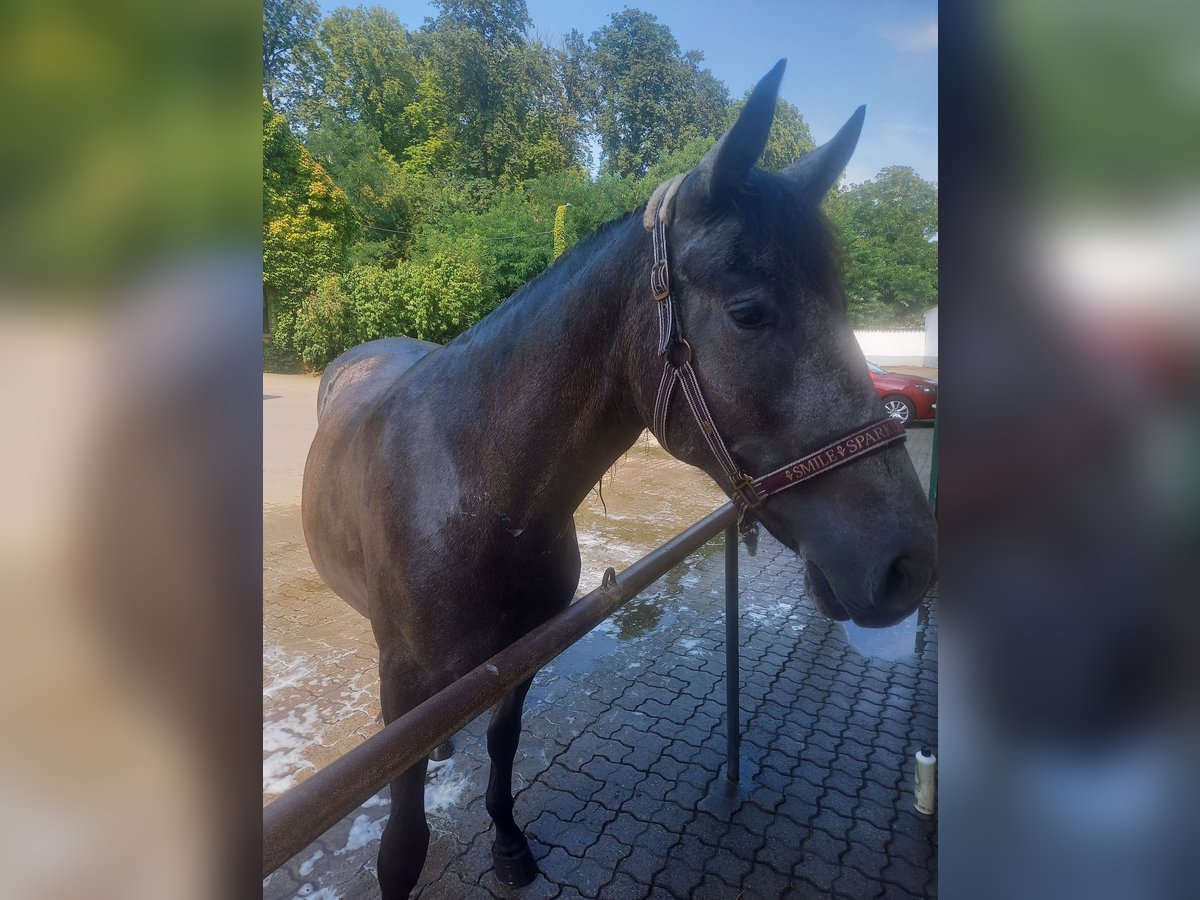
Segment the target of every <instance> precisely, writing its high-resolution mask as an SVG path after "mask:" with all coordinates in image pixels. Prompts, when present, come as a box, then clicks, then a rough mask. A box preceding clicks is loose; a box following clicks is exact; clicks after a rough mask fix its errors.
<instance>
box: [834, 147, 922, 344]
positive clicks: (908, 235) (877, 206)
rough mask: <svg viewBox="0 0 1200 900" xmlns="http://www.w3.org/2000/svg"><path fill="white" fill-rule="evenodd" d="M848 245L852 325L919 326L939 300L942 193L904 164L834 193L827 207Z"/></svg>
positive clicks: (845, 249)
mask: <svg viewBox="0 0 1200 900" xmlns="http://www.w3.org/2000/svg"><path fill="white" fill-rule="evenodd" d="M826 209H827V211H828V214H829V218H830V221H831V222H832V223H833V225H834V227H835V228H836V229H837V231H838V232H839V236H840V238H841V241H842V245H843V256H844V260H843V262H844V272H845V285H846V294H847V297H848V298H849V301H850V320H851V321H852V322H854V323H855V324H861V325H873V326H876V327H886V326H893V325H920V324H921V321H922V318H921V317H922V314H923V313H924V311H925V310H927V309H928V308H929V307H931V306H936V305H937V302H938V299H937V272H938V251H937V240H936V236H937V228H938V200H937V188H936V187H935V186H934V185H932V184H930V183H929V182H927V181H925V180H923V179H922V178H921V177H920V176H919V175H917V174H916V172H914V171H913V170H912V169H910V168H908V167H906V166H890V167H888V168H886V169H884V170H883V171H881V172H880V173H879V174H878V175H876V176H875V178H874V179H872V180H868V181H866V182H864V183H862V184H857V185H853V186H852V187H849V188H843V189H841V190H839V191H836V192H834V193H833V194H832V195H831V196H830V198H829V200H828V201H827V204H826Z"/></svg>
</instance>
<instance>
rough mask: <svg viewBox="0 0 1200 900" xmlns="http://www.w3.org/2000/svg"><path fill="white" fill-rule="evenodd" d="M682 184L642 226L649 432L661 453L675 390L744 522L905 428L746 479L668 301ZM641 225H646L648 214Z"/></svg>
mask: <svg viewBox="0 0 1200 900" xmlns="http://www.w3.org/2000/svg"><path fill="white" fill-rule="evenodd" d="M681 180H682V179H676V180H675V181H673V182H668V183H667V184H665V185H663V186H662V187H660V188H659V190H658V191H656V192H655V194H656V196H655V197H652V198H651V200H650V203H651V204H654V208H655V211H654V217H653V224H651V223H650V222H649V221H647V223H646V224H647V226H648V227H649V228H650V231H651V234H652V236H653V245H654V265H653V267H652V268H651V269H650V289H651V291H652V292H653V294H654V300H655V305H656V306H657V307H658V355H659V356H662V357H663V358H664V363H663V374H662V380H661V381H659V383H658V395H657V397H656V398H655V400H654V422H653V424H652V425H651V427H650V430H651V431H652V432H653V433H654V436H655V437H656V438H657V439H658V442H659V444H661V445H662V446H663V448H664V449H665V448H666V446H667V444H666V437H667V414H668V413H669V412H670V408H671V397H672V395H673V394H674V392H675V388H676V386H678V387H679V389H680V390H681V391H682V392H683V397H684V399H685V400H686V401H687V405H688V409H690V410H691V411H692V417H693V418H694V419H695V420H696V424H697V425H699V426H700V433H701V434H702V435H704V441H705V443H707V444H708V449H709V450H711V451H712V454H713V456H714V457H716V460H717V464H718V465H720V467H721V471H722V472H724V473H725V477H726V478H727V479H728V480H729V483H730V484H731V485H732V486H733V500H734V503H735V504H736V505H737V507H738V509H739V510H740V512H741V514H742V518H743V520H745V519H746V518H747V513H748V512H749V511H750V510H755V509H758V508H759V507H761V506H762V505H763V504H764V503H766V501H767V499H768V498H770V497H772V496H774V495H775V494H778V493H780V492H781V491H785V490H787V489H788V488H791V487H795V486H796V485H798V484H800V483H801V482H804V481H808V480H809V479H810V478H814V477H816V476H817V475H820V474H822V473H823V472H828V471H830V470H832V469H836V468H838V467H839V466H844V465H845V464H846V463H849V462H853V461H854V460H856V459H860V458H861V457H863V456H865V455H866V454H868V453H871V452H872V451H874V450H878V449H879V448H880V447H884V446H886V445H888V444H892V443H895V442H897V441H903V440H904V437H905V435H904V425H903V424H902V423H901V422H899V421H897V420H896V419H893V418H890V417H889V418H886V419H882V420H880V421H878V422H873V423H871V424H870V425H866V426H864V427H862V428H860V429H858V430H857V431H855V432H853V433H851V434H848V435H846V436H845V437H843V438H840V439H839V440H836V441H834V442H833V443H831V444H826V445H825V446H824V447H821V448H820V449H819V450H814V451H813V452H811V453H809V454H807V455H806V456H802V457H800V458H799V459H797V460H794V461H792V462H790V463H788V464H787V465H784V466H780V467H779V468H778V469H776V470H775V471H773V472H769V473H768V474H766V475H763V476H761V477H759V478H754V477H752V476H751V475H748V474H747V473H746V472H745V471H744V470H743V469H742V468H741V467H739V466H738V464H737V463H736V462H734V459H733V456H732V455H731V454H730V452H729V447H728V446H727V445H726V443H725V439H724V438H722V437H721V432H720V431H719V430H718V429H717V426H716V424H715V423H714V422H713V417H712V413H711V412H709V410H708V404H707V403H705V402H704V393H703V392H702V391H701V390H700V382H699V381H697V380H696V370H695V369H694V368H693V367H692V345H691V344H689V343H688V342H687V341H686V340H684V338H683V334H682V329H681V327H680V322H679V319H678V316H676V315H675V310H674V305H673V303H672V301H671V279H670V274H671V273H670V267H669V266H668V265H667V226H666V221H665V220H664V215H663V214H664V207H666V208H667V209H666V211H665V212H666V215H667V216H668V217H669V215H670V213H669V209H670V204H671V200H673V199H674V194H675V191H676V190H677V189H678V187H679V183H680V181H681ZM664 188H665V190H664ZM656 201H657V202H656ZM646 219H647V220H649V219H650V215H649V211H648V210H647V215H646Z"/></svg>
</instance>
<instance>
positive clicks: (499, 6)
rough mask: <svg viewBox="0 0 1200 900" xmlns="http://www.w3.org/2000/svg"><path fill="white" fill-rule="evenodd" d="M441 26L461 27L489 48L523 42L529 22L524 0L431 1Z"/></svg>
mask: <svg viewBox="0 0 1200 900" xmlns="http://www.w3.org/2000/svg"><path fill="white" fill-rule="evenodd" d="M434 5H436V6H437V7H438V9H440V10H441V12H440V13H439V14H438V17H437V22H438V25H440V26H442V27H446V26H449V27H452V28H465V29H467V30H469V31H473V32H475V33H476V34H478V35H479V36H480V37H481V38H482V39H483V41H484V43H485V44H486V45H487V47H488V48H489V49H491V50H496V49H499V48H501V47H515V46H517V45H518V44H521V43H524V40H525V30H526V29H527V28H529V27H530V26H531V25H532V24H533V20H532V19H530V18H529V8H528V7H527V6H526V5H525V0H435V4H434Z"/></svg>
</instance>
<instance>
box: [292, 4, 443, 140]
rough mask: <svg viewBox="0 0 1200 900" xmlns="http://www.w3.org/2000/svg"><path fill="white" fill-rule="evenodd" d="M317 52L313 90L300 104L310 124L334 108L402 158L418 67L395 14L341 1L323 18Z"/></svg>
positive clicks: (408, 137) (319, 124) (408, 134)
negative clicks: (406, 111)
mask: <svg viewBox="0 0 1200 900" xmlns="http://www.w3.org/2000/svg"><path fill="white" fill-rule="evenodd" d="M314 52H315V59H314V62H313V68H314V70H315V75H314V84H313V88H314V90H313V96H312V97H311V98H310V99H309V100H308V101H306V102H305V103H304V104H301V107H300V109H301V117H302V120H303V121H304V123H305V125H306V126H308V128H309V130H313V129H315V128H323V127H324V125H325V121H326V119H327V117H328V115H329V113H330V112H332V113H335V114H337V115H338V116H340V117H341V118H342V119H348V120H353V121H359V122H362V123H363V124H364V125H366V126H368V127H370V128H371V129H372V130H374V132H375V133H376V134H377V135H378V136H379V143H380V145H381V146H382V147H383V148H384V149H385V150H387V152H388V153H390V154H391V155H392V156H393V157H394V158H396V159H400V158H401V157H402V155H403V153H404V151H405V149H406V148H407V147H408V146H409V144H410V143H411V142H412V134H411V132H410V130H409V127H408V122H407V119H406V118H405V110H406V109H407V107H408V106H409V104H411V103H412V102H413V101H414V99H416V95H417V75H418V72H419V71H420V69H419V67H418V64H417V60H416V58H415V57H414V55H413V52H412V47H411V46H410V42H409V35H408V32H407V31H406V30H405V28H404V25H403V24H402V23H401V22H400V20H399V19H398V18H397V17H396V14H395V13H393V12H389V11H388V10H385V9H382V8H381V7H375V8H373V9H362V8H359V9H347V8H346V7H339V8H338V9H336V10H334V11H333V13H331V14H330V15H329V17H328V18H326V19H325V21H323V22H322V23H321V27H320V31H319V46H318V47H317V48H316V50H315V51H314Z"/></svg>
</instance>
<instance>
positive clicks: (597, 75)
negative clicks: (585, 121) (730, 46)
mask: <svg viewBox="0 0 1200 900" xmlns="http://www.w3.org/2000/svg"><path fill="white" fill-rule="evenodd" d="M572 46H573V47H574V48H575V52H576V54H577V58H576V61H575V67H576V68H577V69H578V70H579V71H581V72H584V73H586V76H585V77H586V78H587V79H588V80H589V81H590V82H591V85H592V89H593V91H594V100H593V101H592V103H591V108H590V112H591V116H592V118H593V120H594V122H595V126H596V130H597V131H598V132H599V135H600V140H601V144H602V146H603V148H604V169H605V171H609V172H615V173H616V174H618V175H623V176H635V177H640V176H642V175H645V174H646V172H647V171H648V170H649V169H650V168H651V167H652V166H653V165H654V164H655V163H656V162H658V161H659V159H660V158H661V157H663V156H664V155H666V154H669V153H671V152H673V151H675V150H678V149H679V148H680V147H682V146H684V145H685V144H688V143H689V142H691V141H693V140H695V139H696V138H700V137H710V138H716V137H719V136H720V134H721V132H722V130H723V128H724V124H725V118H726V108H727V106H728V104H729V93H728V91H727V89H726V88H725V85H724V84H722V83H721V82H720V81H718V80H717V79H716V78H715V77H714V76H713V74H712V72H710V71H709V70H708V69H701V68H700V63H701V62H702V61H703V59H704V56H703V54H701V53H699V52H698V51H695V50H692V51H688V52H687V53H682V52H680V49H679V43H678V41H676V40H675V36H674V35H673V34H671V29H670V28H668V27H667V26H666V25H663V24H662V23H661V22H659V21H658V19H656V18H655V17H654V16H652V15H650V14H649V13H645V12H642V11H640V10H636V9H625V10H623V11H621V12H619V13H614V14H613V15H612V17H611V20H610V22H609V24H608V25H605V26H604V27H603V28H601V29H599V30H598V31H596V32H595V33H593V34H592V36H591V38H590V40H589V42H588V44H587V45H586V47H584V46H582V45H581V44H580V43H579V42H578V40H576V41H575V42H574V43H573V45H572ZM579 55H582V56H581V58H580V56H579Z"/></svg>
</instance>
